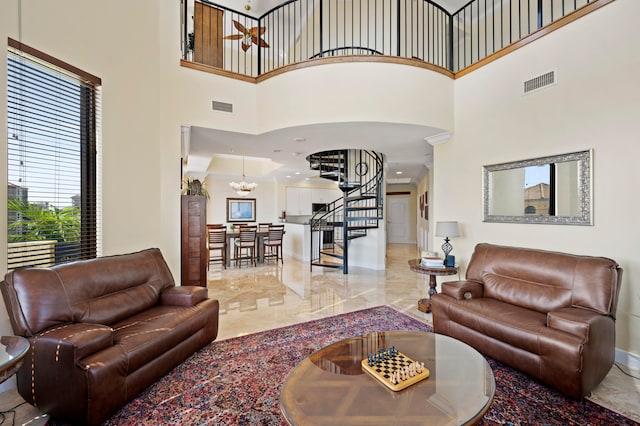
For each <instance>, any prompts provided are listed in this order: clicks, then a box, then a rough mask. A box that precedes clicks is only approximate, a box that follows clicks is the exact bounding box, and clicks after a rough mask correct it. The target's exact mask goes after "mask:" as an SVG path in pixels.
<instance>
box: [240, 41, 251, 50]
mask: <svg viewBox="0 0 640 426" xmlns="http://www.w3.org/2000/svg"><path fill="white" fill-rule="evenodd" d="M250 47H251V45H250V44H247V43H245V42H244V41H243V42H242V50H244V51H245V52H246V51H247V50H249V48H250Z"/></svg>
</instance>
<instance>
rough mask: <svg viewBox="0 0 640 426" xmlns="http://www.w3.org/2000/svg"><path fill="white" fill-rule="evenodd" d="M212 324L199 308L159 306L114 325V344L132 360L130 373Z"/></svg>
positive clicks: (129, 362) (129, 365) (129, 364)
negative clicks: (207, 324)
mask: <svg viewBox="0 0 640 426" xmlns="http://www.w3.org/2000/svg"><path fill="white" fill-rule="evenodd" d="M208 321H211V319H210V318H208V316H207V314H206V312H205V311H204V310H202V309H199V308H198V307H177V306H156V307H153V308H150V309H147V310H146V311H144V312H142V313H140V314H137V315H134V316H132V317H131V318H127V319H126V320H124V321H121V322H119V323H116V324H114V325H113V329H114V344H115V345H118V346H120V348H121V351H122V352H123V353H124V354H125V356H126V357H127V359H128V370H127V374H131V373H132V372H133V371H136V370H137V369H138V368H140V367H141V366H143V365H145V364H147V363H149V362H150V361H152V360H153V359H154V358H156V357H158V354H161V353H164V352H166V351H168V350H170V349H171V348H173V347H174V346H176V345H177V344H178V343H180V342H182V341H183V340H186V339H187V338H188V337H189V336H191V335H193V334H194V333H196V332H197V331H199V330H202V329H203V328H205V324H206V323H207V322H208Z"/></svg>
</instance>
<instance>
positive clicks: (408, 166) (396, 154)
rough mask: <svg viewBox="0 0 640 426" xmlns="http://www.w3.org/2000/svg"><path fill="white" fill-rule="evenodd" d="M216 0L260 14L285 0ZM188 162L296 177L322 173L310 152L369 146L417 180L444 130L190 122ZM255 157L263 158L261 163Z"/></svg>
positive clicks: (259, 175) (449, 5) (203, 169)
mask: <svg viewBox="0 0 640 426" xmlns="http://www.w3.org/2000/svg"><path fill="white" fill-rule="evenodd" d="M214 2H215V3H219V4H221V5H224V6H227V7H229V8H232V9H235V10H239V11H245V10H243V9H245V5H247V4H248V5H250V7H251V10H250V11H248V12H246V13H248V14H250V15H253V16H260V15H262V14H263V13H264V12H266V11H267V10H269V9H271V8H273V7H275V6H277V5H278V4H281V3H282V0H217V1H214ZM436 3H438V4H440V5H441V6H443V7H444V8H445V9H447V10H448V11H449V12H455V11H457V10H458V9H460V7H462V6H464V5H465V4H466V3H468V0H441V1H436ZM189 133H190V135H189V146H188V163H187V165H186V167H185V172H187V173H189V174H192V175H196V176H200V177H203V176H204V175H206V174H209V175H212V176H214V177H215V176H217V177H224V178H235V177H237V176H238V175H241V174H242V169H241V168H239V167H237V166H236V167H235V170H236V171H237V173H233V172H231V171H229V170H227V169H225V168H224V167H215V166H214V164H217V165H220V164H224V163H225V161H218V162H216V159H220V158H224V159H227V161H226V163H232V162H230V161H228V160H229V159H230V158H234V159H241V158H242V157H246V159H247V165H248V166H249V167H247V173H246V174H247V177H250V178H251V179H253V180H258V181H259V180H278V181H283V180H297V179H310V178H314V177H317V172H314V171H311V170H310V169H309V164H308V163H307V161H306V157H307V155H309V154H312V153H314V152H318V151H325V150H330V149H349V148H358V149H369V150H373V151H378V152H380V153H382V154H384V155H385V156H386V159H387V164H388V169H387V174H386V176H387V182H388V183H413V184H415V183H417V182H418V181H419V180H420V179H422V177H423V176H424V175H425V173H426V172H427V167H431V166H432V164H433V148H432V146H431V145H430V144H429V143H427V142H426V140H425V138H429V137H432V136H435V135H437V134H439V133H442V130H439V129H434V128H431V127H427V126H417V125H402V124H392V123H362V122H359V123H325V124H315V125H308V126H300V127H292V128H286V129H280V130H277V131H273V132H269V133H265V134H261V135H248V134H241V133H233V132H226V131H221V130H216V129H211V128H204V127H191V128H190V132H189ZM256 163H260V164H257V165H256Z"/></svg>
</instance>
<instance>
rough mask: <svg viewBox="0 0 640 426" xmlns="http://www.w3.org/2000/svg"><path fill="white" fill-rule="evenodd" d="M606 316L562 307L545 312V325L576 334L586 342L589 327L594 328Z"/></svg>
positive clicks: (585, 310)
mask: <svg viewBox="0 0 640 426" xmlns="http://www.w3.org/2000/svg"><path fill="white" fill-rule="evenodd" d="M604 318H607V317H606V316H605V315H602V314H599V313H597V312H593V311H589V310H587V309H581V308H562V309H558V310H556V311H552V312H549V313H548V314H547V327H549V328H553V329H555V330H560V331H564V332H566V333H570V334H573V335H574V336H578V337H580V338H581V339H583V341H584V342H585V343H586V342H588V341H589V334H590V331H593V330H590V329H596V328H597V327H598V323H599V322H600V321H601V320H602V319H604Z"/></svg>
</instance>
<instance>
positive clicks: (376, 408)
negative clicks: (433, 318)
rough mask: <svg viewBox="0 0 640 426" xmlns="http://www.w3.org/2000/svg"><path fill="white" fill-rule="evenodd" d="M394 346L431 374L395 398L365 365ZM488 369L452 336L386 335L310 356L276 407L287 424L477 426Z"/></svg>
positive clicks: (491, 387)
mask: <svg viewBox="0 0 640 426" xmlns="http://www.w3.org/2000/svg"><path fill="white" fill-rule="evenodd" d="M391 346H394V347H395V348H396V349H397V350H399V351H400V352H402V353H404V354H405V355H406V356H408V357H409V358H412V359H413V360H415V361H419V362H423V363H424V365H425V367H426V368H428V369H429V371H430V375H429V377H428V378H427V379H425V380H422V381H420V382H418V383H416V384H414V385H412V386H409V387H408V388H406V389H403V390H400V391H397V392H394V391H392V390H390V389H388V388H387V387H385V386H384V385H383V384H381V383H380V382H379V381H377V380H376V379H374V378H373V377H371V376H370V375H369V374H367V373H366V372H364V371H363V370H362V367H361V361H362V359H365V358H367V356H368V355H369V354H371V353H375V352H376V351H378V350H379V349H381V348H389V347H391ZM494 392H495V380H494V378H493V372H492V370H491V367H490V366H489V364H488V363H487V361H486V360H485V359H484V357H483V356H482V355H480V353H478V352H477V351H476V350H475V349H473V348H472V347H470V346H468V345H467V344H465V343H462V342H460V341H458V340H455V339H453V338H451V337H448V336H444V335H440V334H435V333H423V332H409V331H390V332H379V333H372V334H368V335H365V336H360V337H354V338H350V339H346V340H343V341H340V342H337V343H334V344H332V345H330V346H327V347H325V348H323V349H320V350H319V351H317V352H315V353H313V354H311V355H309V357H307V358H305V359H304V360H303V361H302V362H301V363H300V364H299V365H298V366H297V367H296V368H294V369H293V370H292V371H291V372H290V373H289V375H288V376H287V379H286V380H285V383H284V385H283V387H282V391H281V393H280V409H281V411H282V414H283V415H284V417H285V419H286V420H287V421H288V422H289V423H290V424H292V425H336V424H340V425H363V424H366V425H391V424H393V425H426V424H428V425H462V424H475V423H477V422H478V421H480V419H481V418H482V416H483V415H484V413H486V411H487V410H488V409H489V406H490V405H491V402H492V401H493V395H494Z"/></svg>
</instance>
